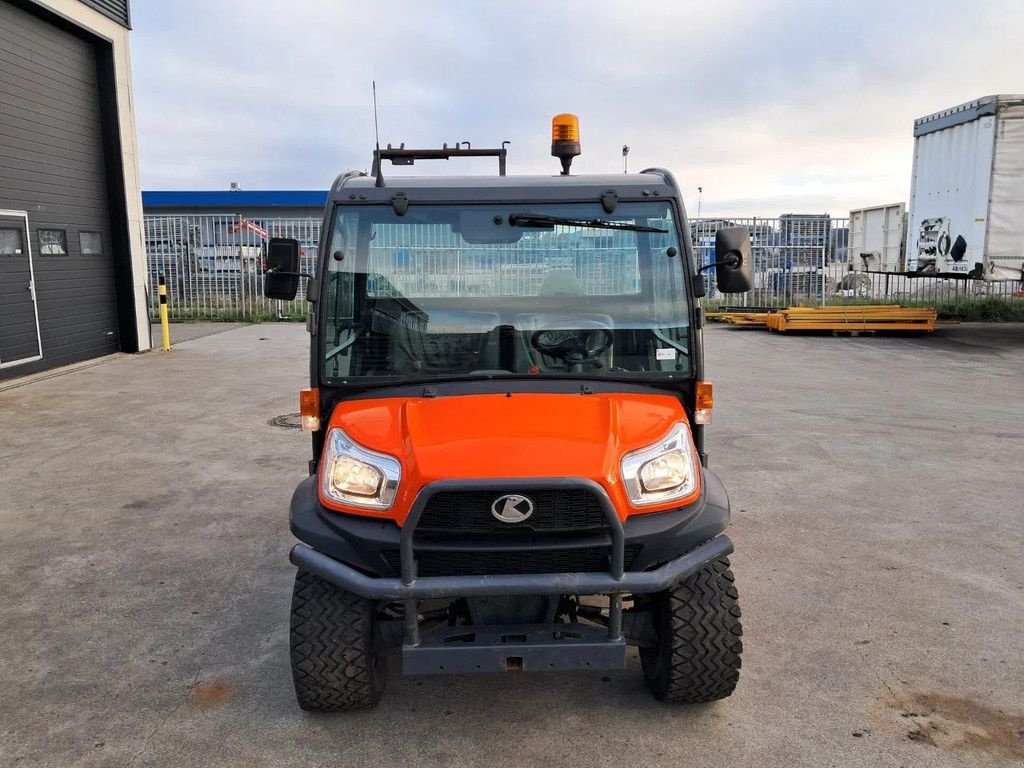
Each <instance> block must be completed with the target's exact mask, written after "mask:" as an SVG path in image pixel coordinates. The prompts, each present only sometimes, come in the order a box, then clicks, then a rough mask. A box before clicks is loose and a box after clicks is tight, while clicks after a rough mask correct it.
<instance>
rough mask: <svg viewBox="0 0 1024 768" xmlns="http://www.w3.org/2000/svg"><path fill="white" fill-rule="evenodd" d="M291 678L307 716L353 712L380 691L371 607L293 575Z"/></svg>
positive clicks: (381, 673)
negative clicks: (310, 714) (317, 713)
mask: <svg viewBox="0 0 1024 768" xmlns="http://www.w3.org/2000/svg"><path fill="white" fill-rule="evenodd" d="M291 657H292V678H293V680H294V681H295V697H296V698H297V699H298V701H299V706H300V707H302V708H303V709H305V710H307V711H309V712H352V711H355V710H359V709H369V708H370V707H372V706H374V705H375V704H376V703H377V702H378V701H379V700H380V697H381V694H382V693H383V692H384V677H385V673H386V670H385V663H384V657H383V656H378V655H377V654H376V653H375V652H374V648H373V603H372V602H370V601H369V600H365V599H363V598H361V597H359V596H357V595H354V594H352V593H351V592H347V591H345V590H344V589H341V588H340V587H336V586H335V585H333V584H331V583H330V582H328V581H324V580H323V579H321V578H320V577H319V576H316V575H314V574H312V573H310V572H308V571H303V570H300V571H299V572H298V573H296V574H295V590H294V591H293V593H292V616H291Z"/></svg>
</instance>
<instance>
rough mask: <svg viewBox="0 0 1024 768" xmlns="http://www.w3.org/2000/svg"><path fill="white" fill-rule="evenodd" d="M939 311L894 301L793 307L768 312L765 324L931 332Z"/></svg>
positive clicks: (791, 327) (786, 327) (840, 330)
mask: <svg viewBox="0 0 1024 768" xmlns="http://www.w3.org/2000/svg"><path fill="white" fill-rule="evenodd" d="M937 314H938V313H937V312H936V311H935V310H934V309H930V308H926V307H899V306H893V305H879V306H849V307H790V308H788V309H783V310H780V311H779V312H775V313H772V314H770V315H768V316H767V318H766V323H765V324H766V325H767V326H768V328H769V329H770V330H773V331H778V332H779V333H784V332H786V331H832V332H833V333H849V334H851V335H853V336H856V335H858V334H860V333H873V332H875V331H903V332H906V331H916V332H919V333H931V332H932V331H934V330H935V319H936V316H937Z"/></svg>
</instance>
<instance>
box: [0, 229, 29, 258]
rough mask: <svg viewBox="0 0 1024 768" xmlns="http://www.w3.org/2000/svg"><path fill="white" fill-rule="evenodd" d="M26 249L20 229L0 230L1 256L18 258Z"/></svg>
mask: <svg viewBox="0 0 1024 768" xmlns="http://www.w3.org/2000/svg"><path fill="white" fill-rule="evenodd" d="M24 247H25V246H24V244H23V243H22V241H21V230H20V229H0V256H17V255H18V254H20V253H21V252H22V249H23V248H24Z"/></svg>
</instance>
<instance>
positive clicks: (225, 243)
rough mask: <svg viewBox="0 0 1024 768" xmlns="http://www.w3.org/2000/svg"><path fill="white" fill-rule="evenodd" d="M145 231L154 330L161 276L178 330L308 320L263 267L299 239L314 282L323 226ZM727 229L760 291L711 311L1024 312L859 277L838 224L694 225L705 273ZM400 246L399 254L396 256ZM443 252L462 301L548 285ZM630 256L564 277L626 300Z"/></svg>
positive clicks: (603, 253) (980, 289)
mask: <svg viewBox="0 0 1024 768" xmlns="http://www.w3.org/2000/svg"><path fill="white" fill-rule="evenodd" d="M143 226H144V232H145V241H146V256H147V261H148V271H149V291H150V305H149V306H150V313H151V316H152V317H153V318H154V319H156V317H157V311H158V306H159V305H158V299H157V284H158V277H159V275H160V274H163V275H164V276H165V277H166V279H167V287H168V288H167V291H168V295H169V298H170V302H169V306H170V316H171V318H172V319H175V320H204V319H209V320H243V321H260V320H274V319H296V318H302V317H305V313H306V308H307V304H306V302H305V300H304V296H305V289H306V286H305V279H303V280H301V281H300V286H299V297H300V298H298V299H296V300H295V301H290V302H281V301H275V300H271V299H266V298H264V296H263V266H264V261H263V259H264V255H265V246H266V241H267V239H268V238H270V237H292V238H295V239H296V240H298V241H299V243H300V245H301V247H302V270H303V271H305V272H313V271H314V270H315V266H316V262H317V257H318V255H319V254H318V244H319V241H320V227H321V222H320V219H313V218H304V217H303V218H246V217H244V216H240V215H237V214H215V215H205V214H204V215H169V216H164V215H148V216H146V217H145V219H144V225H143ZM727 226H745V227H748V228H749V229H750V234H751V245H752V251H753V257H754V285H753V288H752V289H751V290H750V291H749V292H747V293H745V294H728V295H724V294H722V293H720V292H719V291H718V289H717V286H716V285H715V277H714V270H713V269H711V270H708V271H707V272H706V273H705V274H706V275H707V280H708V293H707V298H706V300H705V303H706V304H707V305H708V306H720V305H730V306H735V305H740V306H750V307H783V306H827V305H831V304H851V303H898V304H904V305H927V306H939V305H949V304H954V305H955V304H966V303H971V302H977V301H980V300H983V299H988V298H998V299H1002V300H1006V301H1024V291H1022V288H1024V286H1022V284H1021V281H1018V280H1007V281H1000V282H987V281H982V280H953V279H947V278H939V277H934V276H908V275H902V274H901V275H896V274H873V273H869V272H864V271H859V270H852V269H851V264H852V260H851V258H850V254H849V252H848V251H849V233H850V229H849V220H848V219H845V218H833V217H831V216H829V215H828V214H817V215H805V216H797V215H787V216H779V217H775V218H758V217H750V218H729V219H724V218H722V219H710V218H704V219H694V220H691V222H690V237H691V239H692V241H693V245H694V250H695V255H696V259H697V262H698V263H699V264H701V265H706V264H711V263H713V262H714V260H715V233H716V232H717V230H718V229H719V228H720V227H727ZM392 245H393V246H394V249H398V250H394V249H392V248H390V246H392ZM436 245H437V249H436V250H437V253H436V254H427V257H426V258H428V259H430V260H434V261H436V265H437V266H440V265H442V264H447V263H449V262H451V263H452V273H453V275H452V277H451V279H453V280H459V281H464V282H466V284H465V285H461V284H460V285H459V286H458V288H459V292H460V295H461V294H463V293H464V294H465V295H467V296H468V295H490V294H492V293H494V292H495V291H499V288H500V290H502V291H503V290H507V285H506V284H507V283H509V282H513V283H516V284H519V283H520V282H522V283H523V285H524V286H526V285H527V284H531V285H532V283H535V282H537V281H538V280H540V279H542V275H541V273H540V272H539V271H537V270H533V271H531V270H530V265H520V266H517V268H516V269H515V270H512V271H509V270H503V269H502V267H501V259H500V253H498V251H500V246H495V247H494V248H489V247H488V246H473V249H472V250H473V252H472V253H469V252H468V251H467V252H466V253H463V252H462V251H460V250H459V249H456V248H454V246H453V244H452V243H448V242H442V241H441V240H439V241H438V242H437V243H436ZM620 245H621V244H620V243H618V242H616V239H615V233H605V232H595V235H594V242H589V241H588V242H586V243H582V242H581V243H578V244H577V250H579V253H569V252H566V253H565V254H564V256H565V263H566V267H567V268H572V269H575V270H576V272H577V274H578V277H579V279H580V280H581V281H583V282H586V283H587V284H588V285H589V284H590V283H593V284H594V289H595V290H594V291H593V292H595V293H602V292H605V291H604V290H603V289H601V290H599V289H598V286H602V287H603V286H605V285H607V291H608V292H612V293H614V292H617V291H618V290H620V289H621V288H622V285H621V284H622V283H623V281H625V282H627V283H629V284H632V282H633V281H635V279H636V278H635V272H636V265H635V263H632V262H630V261H629V259H626V258H624V257H623V255H622V254H621V253H620V252H619V246H620ZM403 247H404V245H403V244H402V243H399V242H397V241H396V242H395V243H390V242H388V233H387V232H382V234H381V240H380V241H379V242H374V243H373V245H372V247H371V251H373V254H372V255H373V256H374V257H376V258H380V256H379V254H381V253H383V251H384V250H387V251H388V252H389V253H391V251H392V250H394V253H393V254H391V255H390V256H389V258H394V259H400V258H401V253H399V251H400V250H401V249H402V248H403ZM420 250H422V249H421V248H420V249H417V251H418V255H420V256H422V254H419V251H420ZM491 251H493V253H491ZM595 253H596V255H595ZM634 253H635V252H634ZM461 258H465V259H467V260H468V261H469V262H472V263H473V264H477V265H478V266H479V267H480V270H482V271H481V273H480V274H479V275H476V274H473V275H470V274H468V273H467V266H466V265H465V264H460V265H459V266H458V268H456V262H458V260H459V259H461ZM452 259H455V260H456V262H452ZM408 260H409V264H408V265H407V266H408V273H409V275H408V276H409V279H410V280H424V279H427V278H426V277H425V276H424V270H423V264H415V263H413V262H414V261H416V259H413V258H412V254H409V259H408ZM548 261H550V255H548V256H546V257H545V263H547V262H548ZM492 262H493V267H494V268H493V270H490V271H491V272H493V274H484V273H485V272H488V264H491V263H492ZM539 266H541V265H540V263H539V262H538V267H539ZM627 268H628V269H627ZM623 270H626V271H628V272H629V274H625V272H623ZM470 271H472V270H470ZM478 271H479V270H478ZM428 272H429V273H430V275H431V277H430V279H433V280H437V279H439V275H438V271H437V270H436V269H434V270H428ZM506 272H507V274H506ZM534 272H536V274H534ZM618 272H623V274H618ZM469 278H472V280H470V279H469ZM524 290H525V288H524ZM499 292H500V291H499Z"/></svg>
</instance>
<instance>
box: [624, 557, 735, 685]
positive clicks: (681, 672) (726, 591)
mask: <svg viewBox="0 0 1024 768" xmlns="http://www.w3.org/2000/svg"><path fill="white" fill-rule="evenodd" d="M734 580H735V579H734V577H733V575H732V571H731V570H730V569H729V560H728V558H724V557H723V558H721V559H720V560H715V561H713V562H711V563H708V564H707V565H706V566H705V567H704V568H703V569H702V570H700V571H698V572H697V573H695V574H693V575H692V576H690V577H689V578H688V579H686V581H684V582H682V583H681V584H679V585H678V586H676V587H674V588H673V589H669V590H665V591H664V592H660V593H658V594H657V595H655V596H654V623H655V627H656V628H657V631H658V643H657V645H655V646H654V647H650V648H641V649H640V662H641V664H642V666H643V670H644V676H645V677H646V678H647V685H648V687H649V688H650V689H651V693H652V694H654V697H655V698H656V699H659V700H661V701H666V702H670V703H673V704H702V703H705V702H709V701H716V700H718V699H724V698H725V697H726V696H729V695H730V694H731V693H732V692H733V690H735V688H736V683H737V681H738V680H739V676H740V655H741V654H742V653H743V641H742V640H741V639H740V638H741V637H742V635H743V627H742V625H741V624H740V606H739V602H738V601H739V595H738V593H737V592H736V586H735V584H734V583H733V582H734Z"/></svg>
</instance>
